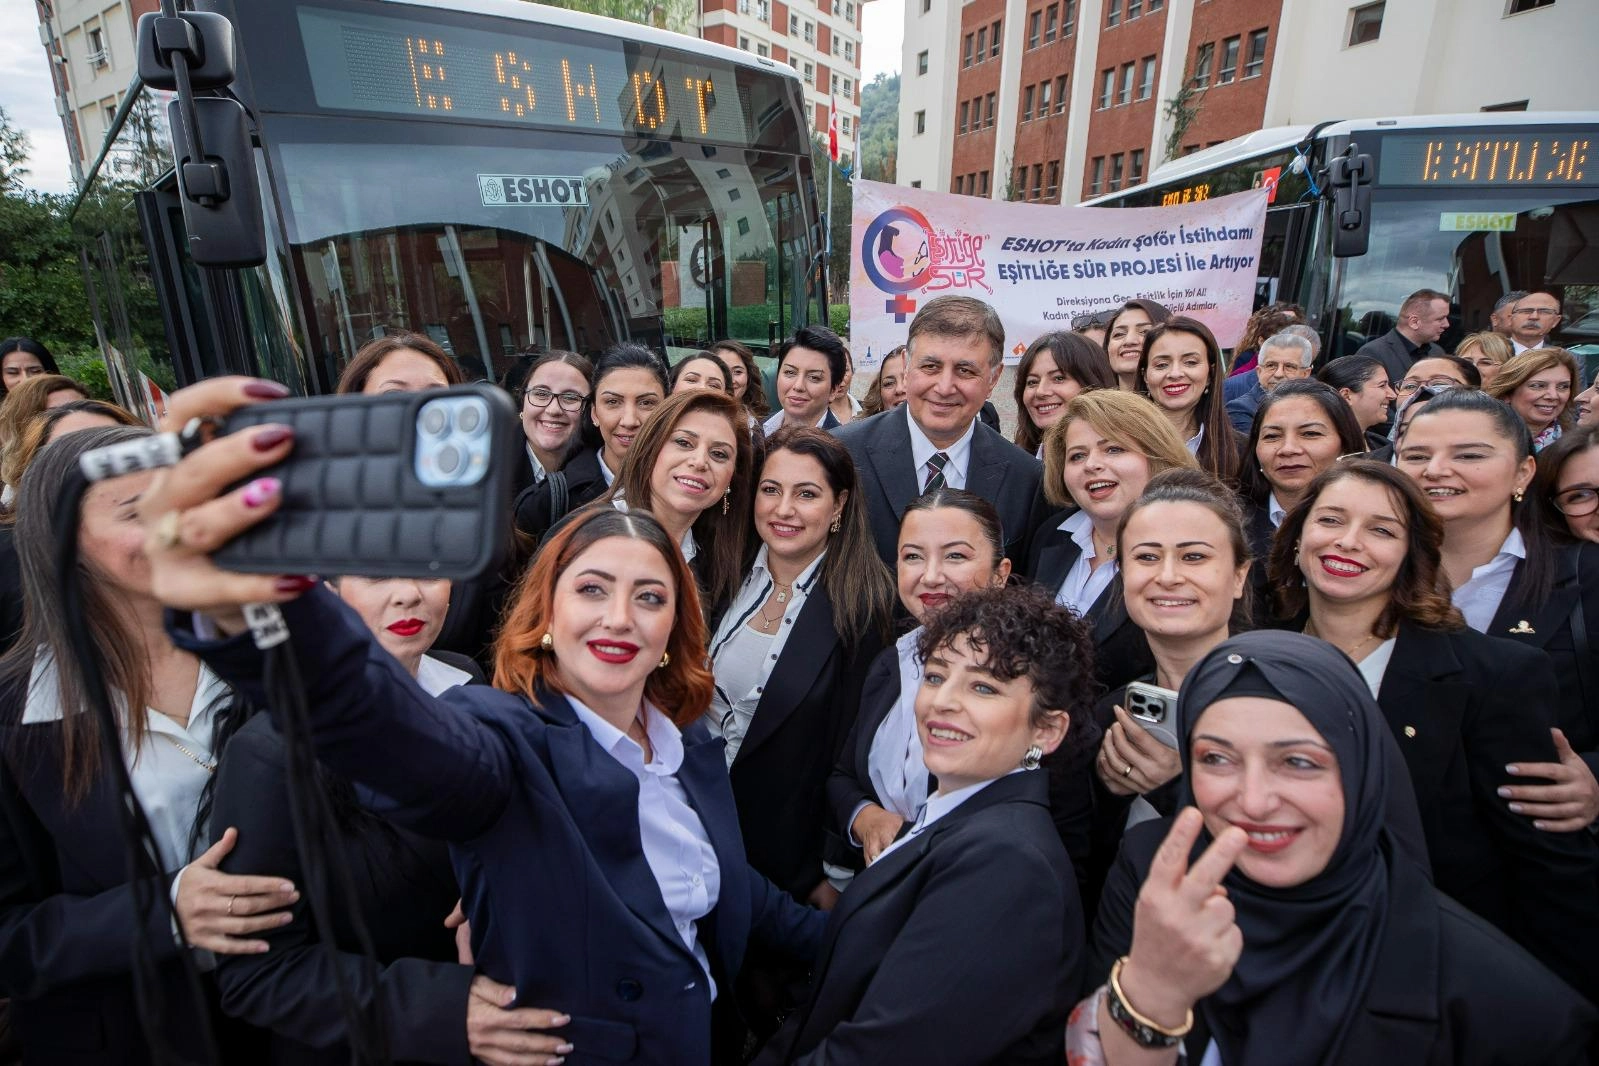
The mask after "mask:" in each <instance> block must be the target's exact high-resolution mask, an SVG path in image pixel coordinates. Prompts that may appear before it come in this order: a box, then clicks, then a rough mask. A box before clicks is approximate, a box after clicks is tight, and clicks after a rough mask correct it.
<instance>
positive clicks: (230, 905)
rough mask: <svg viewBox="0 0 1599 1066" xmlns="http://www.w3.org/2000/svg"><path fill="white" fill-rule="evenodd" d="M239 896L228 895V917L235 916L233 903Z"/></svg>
mask: <svg viewBox="0 0 1599 1066" xmlns="http://www.w3.org/2000/svg"><path fill="white" fill-rule="evenodd" d="M238 898H239V897H238V896H229V897H228V917H229V918H231V917H233V904H234V902H235V901H236V900H237V899H238Z"/></svg>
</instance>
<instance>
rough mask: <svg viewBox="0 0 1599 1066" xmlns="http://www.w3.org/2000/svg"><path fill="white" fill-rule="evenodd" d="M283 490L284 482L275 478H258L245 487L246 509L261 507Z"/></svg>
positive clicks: (243, 497) (243, 495) (243, 496)
mask: <svg viewBox="0 0 1599 1066" xmlns="http://www.w3.org/2000/svg"><path fill="white" fill-rule="evenodd" d="M281 488H283V482H281V481H279V480H278V479H277V478H275V477H258V478H256V479H255V480H254V481H252V482H250V483H249V484H248V485H246V486H244V492H243V494H242V499H243V500H244V505H245V506H246V507H260V506H261V505H262V504H264V503H266V502H267V501H268V500H270V499H272V497H274V496H276V495H277V494H278V490H279V489H281Z"/></svg>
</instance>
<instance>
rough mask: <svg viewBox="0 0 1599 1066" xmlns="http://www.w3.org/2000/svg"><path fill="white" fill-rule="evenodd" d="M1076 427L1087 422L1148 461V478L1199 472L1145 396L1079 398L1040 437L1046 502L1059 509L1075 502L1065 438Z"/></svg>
mask: <svg viewBox="0 0 1599 1066" xmlns="http://www.w3.org/2000/svg"><path fill="white" fill-rule="evenodd" d="M1074 422H1087V423H1088V424H1089V425H1091V426H1093V427H1094V429H1095V430H1096V431H1098V432H1099V433H1102V434H1104V436H1105V439H1107V440H1113V441H1115V442H1116V443H1118V444H1122V445H1125V446H1126V447H1128V448H1131V449H1132V450H1133V451H1135V452H1138V453H1139V454H1140V455H1142V456H1144V458H1146V459H1148V460H1149V476H1150V477H1154V476H1155V475H1156V474H1160V473H1164V472H1165V471H1167V470H1179V469H1182V470H1197V469H1198V468H1199V463H1198V462H1197V461H1196V460H1195V459H1194V457H1193V456H1192V455H1190V454H1189V452H1188V446H1187V445H1186V444H1184V443H1183V439H1182V438H1181V437H1179V436H1178V435H1177V431H1176V430H1175V429H1173V428H1172V424H1171V420H1170V419H1168V418H1167V417H1166V414H1165V412H1163V411H1162V410H1161V409H1160V408H1159V407H1156V406H1155V402H1154V401H1153V400H1151V399H1149V398H1148V397H1147V396H1140V395H1138V394H1136V393H1131V392H1121V391H1120V390H1117V389H1095V390H1094V391H1092V392H1080V393H1078V394H1077V395H1076V396H1073V397H1072V398H1071V400H1069V401H1068V402H1067V404H1066V413H1065V414H1063V415H1061V417H1060V421H1058V422H1056V423H1055V424H1054V425H1053V426H1051V427H1049V432H1048V433H1046V434H1045V435H1044V496H1045V497H1046V498H1047V499H1048V500H1049V502H1050V503H1052V504H1054V505H1055V506H1057V507H1072V506H1075V505H1076V501H1075V500H1073V499H1072V498H1071V496H1070V495H1069V494H1068V493H1067V492H1066V480H1065V476H1064V475H1065V470H1066V433H1067V431H1068V430H1069V429H1071V426H1072V423H1074Z"/></svg>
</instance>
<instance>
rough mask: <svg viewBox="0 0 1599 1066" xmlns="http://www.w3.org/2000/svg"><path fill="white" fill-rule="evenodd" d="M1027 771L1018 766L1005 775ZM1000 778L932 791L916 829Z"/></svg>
mask: <svg viewBox="0 0 1599 1066" xmlns="http://www.w3.org/2000/svg"><path fill="white" fill-rule="evenodd" d="M1026 772H1027V771H1025V770H1023V769H1022V768H1021V767H1019V766H1018V767H1017V768H1016V769H1014V770H1011V771H1010V772H1009V773H1008V774H1006V775H1005V776H1007V777H1008V776H1010V774H1020V773H1026ZM998 780H999V778H997V777H996V778H993V779H992V780H989V781H979V782H977V784H975V785H967V786H965V787H964V788H957V789H956V790H955V791H953V792H943V791H938V792H934V793H932V794H931V795H929V796H928V797H927V804H926V805H925V806H924V807H923V808H922V816H921V817H920V818H918V819H917V820H916V831H920V830H921V829H923V828H925V827H927V826H929V825H932V824H933V823H934V822H936V821H938V820H939V819H940V818H943V817H945V816H946V815H948V814H949V812H950V811H953V810H954V809H955V808H956V807H959V806H960V805H961V804H963V803H965V802H966V801H967V800H969V799H971V798H972V797H973V796H975V795H977V794H978V793H979V792H981V791H983V789H985V788H987V787H988V786H989V785H992V784H993V783H994V782H995V781H998Z"/></svg>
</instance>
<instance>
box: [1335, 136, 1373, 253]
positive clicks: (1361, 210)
mask: <svg viewBox="0 0 1599 1066" xmlns="http://www.w3.org/2000/svg"><path fill="white" fill-rule="evenodd" d="M1373 169H1374V167H1373V164H1372V161H1371V156H1369V155H1366V154H1364V153H1357V152H1355V150H1354V146H1353V145H1351V146H1350V150H1349V151H1348V152H1347V153H1345V154H1344V155H1341V156H1338V157H1337V158H1335V159H1333V160H1332V161H1331V162H1329V163H1328V164H1327V185H1328V187H1329V188H1331V189H1332V198H1333V247H1332V253H1333V255H1335V256H1337V257H1338V258H1340V259H1346V258H1348V257H1350V256H1355V255H1365V254H1366V249H1367V247H1369V246H1370V244H1371V178H1372V171H1373Z"/></svg>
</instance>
